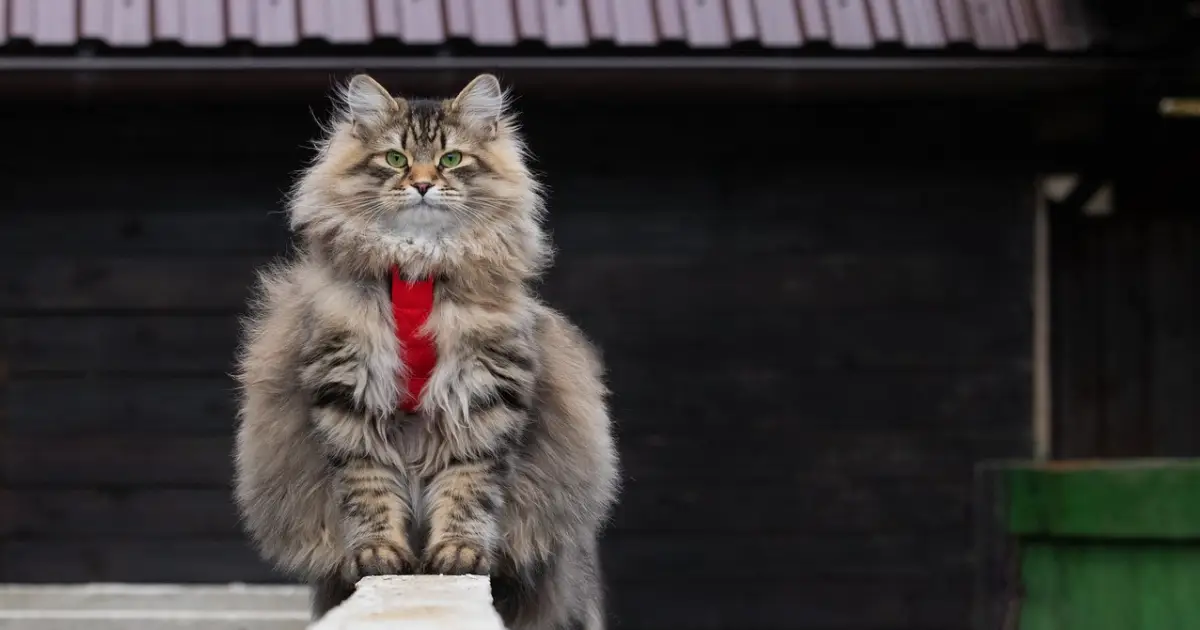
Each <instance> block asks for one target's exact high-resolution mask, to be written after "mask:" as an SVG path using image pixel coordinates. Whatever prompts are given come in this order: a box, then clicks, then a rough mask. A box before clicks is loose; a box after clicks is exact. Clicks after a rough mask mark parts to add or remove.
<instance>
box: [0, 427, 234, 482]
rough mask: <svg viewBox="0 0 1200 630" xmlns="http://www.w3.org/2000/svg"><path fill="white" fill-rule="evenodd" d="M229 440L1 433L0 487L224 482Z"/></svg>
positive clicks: (230, 449)
mask: <svg viewBox="0 0 1200 630" xmlns="http://www.w3.org/2000/svg"><path fill="white" fill-rule="evenodd" d="M232 455H233V443H232V441H231V438H230V437H229V436H228V435H225V436H220V437H184V438H159V439H155V438H145V437H143V438H136V437H133V438H131V437H114V436H87V437H20V436H12V435H0V485H9V486H14V487H15V486H21V485H30V484H48V485H60V486H72V487H89V486H93V485H114V486H118V485H127V486H153V485H178V484H209V485H224V484H228V483H230V481H231V480H232V479H233V469H232V464H231V461H230V458H231V457H232Z"/></svg>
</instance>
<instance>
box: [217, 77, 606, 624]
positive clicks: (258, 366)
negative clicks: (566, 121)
mask: <svg viewBox="0 0 1200 630" xmlns="http://www.w3.org/2000/svg"><path fill="white" fill-rule="evenodd" d="M339 102H340V103H341V105H342V107H341V108H340V110H339V111H338V113H337V115H336V116H335V117H334V118H333V120H332V121H331V122H330V124H329V126H328V128H327V129H326V130H325V134H324V136H323V138H322V140H321V141H320V142H319V144H318V151H317V154H316V158H315V159H314V161H313V163H312V164H311V165H309V166H308V168H307V169H306V170H305V171H304V172H303V174H302V175H301V177H299V178H298V181H297V183H296V185H295V187H294V189H293V191H292V194H291V199H290V219H291V226H292V228H293V230H294V232H295V233H296V234H297V236H298V241H299V243H300V245H301V246H300V247H299V248H298V250H297V252H296V253H295V254H294V255H292V256H291V257H289V258H288V259H286V260H284V261H282V262H280V263H278V264H276V265H274V266H273V267H272V268H270V269H267V270H265V271H264V272H263V273H262V274H261V283H260V287H259V292H258V294H257V297H256V299H255V300H254V301H253V302H252V304H251V310H250V314H249V316H248V317H247V319H246V321H245V331H244V339H243V345H242V349H241V353H240V356H239V370H238V379H239V384H240V403H239V404H240V408H239V419H238V430H237V440H236V452H235V456H236V472H237V476H236V483H235V496H236V499H237V503H238V506H239V510H240V512H241V515H242V517H243V521H244V524H245V527H246V529H247V531H248V533H249V534H250V536H251V538H252V539H253V540H254V541H255V542H256V544H257V545H258V547H259V549H260V550H261V553H262V554H263V556H264V557H266V558H268V559H269V560H271V561H272V562H274V563H275V564H276V565H277V566H278V567H280V568H281V569H282V570H284V571H286V572H288V573H290V574H292V575H295V576H299V577H301V578H303V579H306V580H309V581H310V582H311V583H313V584H314V586H315V589H314V592H315V600H314V615H317V616H319V615H320V614H323V612H324V611H325V610H327V609H328V608H329V607H331V606H333V605H335V604H336V603H337V602H339V601H340V600H341V599H343V598H344V597H345V596H346V595H347V594H348V593H350V592H351V591H352V590H353V583H354V582H355V581H356V580H357V578H358V577H360V576H364V575H376V574H392V573H422V572H433V573H446V574H463V573H476V574H490V575H491V576H492V581H493V590H494V599H495V602H496V606H497V608H498V609H499V611H500V612H501V614H502V616H503V617H504V619H505V621H506V623H507V624H508V625H509V627H510V628H513V629H523V628H530V629H533V628H538V629H542V628H544V629H564V630H565V629H568V628H569V629H572V630H576V629H589V630H599V629H601V628H603V625H604V622H603V600H602V596H601V589H600V574H599V566H598V564H597V557H596V541H597V537H598V535H599V533H600V531H601V529H602V526H603V524H604V522H605V521H606V519H607V517H608V514H609V511H610V509H611V505H612V503H613V502H614V500H615V497H616V494H617V489H618V461H617V456H616V451H615V446H614V440H613V437H612V431H611V427H610V420H609V416H608V411H607V402H606V395H607V392H606V390H605V386H604V383H603V373H602V366H601V362H600V360H599V357H598V355H597V353H596V352H595V351H594V349H593V347H592V346H591V344H590V343H589V342H588V340H587V339H586V338H585V337H584V336H583V334H581V332H580V331H579V330H578V329H577V328H576V327H575V326H573V325H572V324H571V323H570V322H568V321H567V320H566V319H565V318H564V317H563V316H562V315H560V314H558V313H557V312H555V311H554V310H552V309H550V308H549V307H547V306H545V305H544V304H542V303H541V302H539V301H538V299H537V298H536V297H535V296H534V295H533V293H532V292H531V290H530V288H529V284H530V282H531V281H532V280H534V279H536V278H537V276H538V274H539V273H540V272H541V271H542V269H543V268H544V266H545V264H546V263H547V261H548V259H549V253H550V250H549V245H548V243H547V241H546V238H545V236H544V234H543V232H542V229H541V218H542V201H541V196H540V194H539V193H540V191H539V186H538V184H537V183H536V181H535V180H534V178H533V177H532V176H531V175H530V173H529V170H528V168H527V167H526V152H525V147H524V145H523V143H522V139H521V137H520V135H519V132H518V129H517V126H516V123H515V121H514V119H513V117H512V115H511V114H510V113H509V112H508V111H507V105H506V98H505V94H504V92H503V90H502V89H501V87H500V84H499V82H498V81H497V80H496V79H495V78H494V77H492V76H490V75H481V76H480V77H477V78H476V79H475V80H474V81H472V82H471V83H470V84H469V85H467V86H466V87H465V88H464V89H463V90H462V92H460V93H459V95H458V96H457V97H456V98H454V99H446V100H420V99H404V98H397V97H393V96H392V95H390V94H389V93H388V92H387V91H386V90H385V89H384V88H383V87H381V86H380V85H379V84H378V83H376V82H375V81H374V80H372V79H371V78H369V77H367V76H365V75H360V76H357V77H355V78H354V79H352V80H351V81H350V82H349V83H348V84H347V86H346V87H345V88H344V89H343V91H342V93H341V94H340V99H339ZM450 152H457V153H458V156H457V157H456V158H454V159H451V158H447V157H445V156H446V155H447V153H450ZM397 154H399V155H397ZM401 156H402V157H401ZM393 265H398V266H399V269H400V270H401V272H402V273H403V274H405V275H408V276H410V277H412V278H414V279H415V278H418V277H428V276H432V277H434V278H435V281H436V285H435V286H436V291H435V296H434V308H433V312H432V314H431V315H430V318H429V321H428V322H427V323H426V327H425V332H426V333H427V334H429V335H431V336H432V338H433V340H434V342H435V346H436V348H437V352H438V363H437V367H436V368H435V370H434V372H433V374H432V375H431V377H430V380H429V382H428V383H427V385H426V387H425V390H424V394H423V396H422V398H421V403H420V406H419V407H418V410H417V412H416V413H412V414H409V413H405V412H403V411H401V410H400V409H399V407H398V403H399V395H400V388H399V387H398V385H399V383H400V382H401V380H402V379H403V377H404V366H403V365H401V364H400V352H399V350H400V349H399V348H398V347H397V343H398V342H397V340H396V338H395V334H394V328H393V327H394V320H393V317H392V313H391V310H390V298H389V294H388V283H387V281H388V274H389V272H390V270H391V269H392V267H393Z"/></svg>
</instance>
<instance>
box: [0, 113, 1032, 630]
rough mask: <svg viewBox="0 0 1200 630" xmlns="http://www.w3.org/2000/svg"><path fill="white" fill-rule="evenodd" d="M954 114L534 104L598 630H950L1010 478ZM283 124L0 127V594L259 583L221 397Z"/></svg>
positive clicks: (959, 622) (978, 166)
mask: <svg viewBox="0 0 1200 630" xmlns="http://www.w3.org/2000/svg"><path fill="white" fill-rule="evenodd" d="M539 107H540V109H539ZM975 107H978V105H974V104H971V105H967V106H963V107H957V106H945V107H938V108H923V107H920V106H917V105H911V106H905V107H900V106H880V107H878V108H875V109H872V108H865V107H860V108H858V109H857V110H856V109H854V108H849V109H846V108H845V107H843V108H830V109H819V110H818V109H798V108H784V107H770V106H766V105H749V104H742V105H739V106H737V107H732V108H731V107H730V106H728V105H726V106H721V107H706V106H704V105H703V104H699V103H646V104H640V105H625V106H620V107H616V106H607V105H603V104H601V105H591V106H589V105H580V104H571V103H558V104H543V105H541V106H539V105H538V104H536V103H533V104H528V106H527V109H529V110H530V111H531V112H532V113H531V114H530V116H529V117H528V118H527V120H528V123H527V124H528V127H529V129H530V134H531V137H532V141H533V147H534V148H535V150H536V151H537V152H538V153H539V154H540V155H541V156H542V158H543V159H542V161H541V162H540V163H539V164H538V167H539V168H540V169H542V170H543V171H545V172H546V173H547V178H548V181H549V182H550V184H551V188H552V208H553V217H554V218H553V220H552V223H551V227H552V229H553V233H554V237H555V240H556V243H557V245H558V246H559V248H560V250H561V254H560V255H559V258H558V262H557V265H556V266H555V267H554V269H553V270H552V271H551V273H550V274H549V276H548V278H547V280H546V282H545V284H544V286H543V287H542V288H541V289H542V292H543V294H544V295H545V296H546V297H547V299H549V300H550V301H551V302H552V303H553V304H555V305H556V306H558V307H560V308H562V309H563V310H565V311H566V312H567V313H568V314H570V315H571V316H572V317H573V318H574V319H575V320H576V321H578V322H579V323H580V324H581V325H582V326H583V327H584V328H585V329H586V330H587V331H588V332H589V333H590V335H591V336H592V337H593V338H594V339H595V340H596V341H597V342H598V343H599V344H600V345H601V346H602V347H603V350H604V352H605V355H606V357H607V360H608V367H609V371H610V374H611V386H612V389H613V390H614V392H615V396H614V401H613V408H614V412H615V415H616V418H617V421H618V423H619V425H618V426H619V440H620V448H621V453H622V457H623V460H624V466H625V471H626V484H625V485H626V491H625V493H624V495H623V498H622V501H621V504H620V507H619V508H618V509H617V511H616V514H615V519H614V523H613V526H612V528H611V529H610V531H609V532H608V534H607V536H606V539H605V541H604V554H603V555H604V561H605V569H606V579H607V584H608V587H609V590H610V596H609V597H610V602H611V608H612V617H613V620H614V623H615V627H617V628H629V629H647V630H649V629H655V628H672V629H679V630H701V629H708V628H732V627H737V628H744V629H746V630H754V629H763V630H766V629H784V628H807V629H822V628H842V629H862V630H867V629H873V630H881V629H895V630H901V629H904V630H909V629H911V630H918V629H919V630H938V629H944V630H955V629H959V628H963V627H965V626H966V624H967V619H968V607H969V596H970V591H969V589H970V586H969V585H970V581H971V580H970V576H971V557H970V551H969V549H970V527H969V525H970V524H969V520H970V500H971V483H972V482H971V479H972V466H973V465H974V463H975V462H976V461H978V460H979V459H981V458H986V457H1007V456H1022V455H1027V454H1028V453H1029V451H1030V447H1029V443H1028V442H1029V424H1030V421H1029V408H1030V393H1029V378H1030V377H1029V372H1030V364H1029V362H1030V348H1031V341H1030V334H1031V333H1030V321H1031V313H1030V274H1031V269H1030V265H1031V251H1030V242H1031V233H1032V222H1031V220H1032V208H1033V206H1032V192H1033V180H1032V173H1031V172H1028V169H1027V167H1026V166H1022V163H1021V158H1022V156H1021V154H1020V153H1019V152H1016V151H1014V152H1011V153H1007V154H1006V153H1004V152H1003V151H1000V152H997V150H996V147H997V146H1001V147H1003V146H1005V144H1004V143H1005V142H1006V140H1005V139H1006V138H1007V139H1009V140H1010V141H1011V138H1013V137H1019V135H1014V133H1013V130H1012V129H1006V128H1004V127H1003V126H1002V125H998V124H997V123H996V120H997V118H992V119H990V120H988V121H987V124H986V125H979V126H976V125H973V124H971V123H970V122H969V121H970V120H971V119H970V116H969V114H968V113H967V112H968V111H969V110H970V109H972V108H975ZM307 116H308V113H307V111H306V110H305V108H304V104H294V103H293V104H288V105H280V106H278V108H277V109H271V108H263V109H255V110H232V109H228V108H226V109H225V110H224V111H217V110H214V109H211V108H204V107H190V108H189V107H185V106H182V105H179V106H173V107H168V106H162V107H159V108H158V109H151V108H146V107H138V106H136V105H129V106H106V107H105V108H95V107H92V108H85V107H79V108H72V107H69V106H62V105H56V106H47V107H45V108H41V109H38V110H36V111H35V110H21V111H16V112H7V113H6V114H5V118H4V119H5V120H10V121H12V120H21V121H23V122H22V123H21V124H20V125H17V126H15V128H14V129H12V130H11V131H10V132H7V133H8V134H9V135H8V136H7V137H6V145H7V147H8V148H7V149H6V150H5V151H4V152H3V153H2V154H0V161H2V162H3V171H2V174H0V178H2V179H0V191H3V192H0V194H2V195H3V196H4V199H3V203H2V204H0V258H2V259H3V262H4V264H3V266H2V267H0V332H2V334H3V336H2V337H0V340H2V342H3V348H2V354H0V361H2V363H0V366H2V367H3V371H2V372H0V378H2V379H3V380H2V382H0V402H2V406H0V514H2V515H3V517H2V518H0V581H39V582H44V581H83V580H121V581H164V580H169V581H183V582H204V581H226V580H243V581H269V580H275V579H278V578H277V576H275V575H274V574H272V573H271V572H270V571H269V570H268V569H267V568H266V567H264V566H263V565H262V564H261V563H259V562H258V561H257V560H256V559H255V556H254V555H253V553H252V551H251V550H250V549H248V547H247V546H246V545H245V544H244V542H243V540H242V538H241V534H240V532H239V529H238V526H237V523H236V520H235V516H234V512H233V509H232V508H231V505H230V502H229V488H228V484H229V478H230V463H229V453H230V434H231V431H232V428H233V419H232V418H233V410H232V399H231V397H232V383H231V380H230V379H229V378H228V376H227V374H228V372H229V370H230V367H231V359H232V353H233V349H234V343H235V335H236V317H237V315H238V313H240V312H241V311H242V309H243V300H244V298H245V296H246V288H247V285H248V284H249V282H250V280H251V276H252V270H253V268H254V267H255V266H256V265H259V264H261V263H262V262H264V261H265V260H267V259H268V258H269V257H270V256H272V255H275V254H278V253H280V252H282V251H283V250H284V248H285V247H286V246H287V237H286V234H285V233H284V229H283V225H284V221H283V216H282V215H281V214H279V212H278V211H279V207H280V206H279V200H280V197H281V194H282V190H283V189H284V187H286V185H287V183H288V177H289V171H291V170H293V169H295V168H298V167H299V166H300V164H301V162H300V160H301V159H302V158H303V157H304V156H305V154H304V153H303V151H302V150H301V148H300V145H301V144H302V143H303V142H304V141H305V139H306V138H307V136H308V134H310V133H311V132H312V130H313V128H314V126H313V124H312V123H311V120H310V119H309V118H307Z"/></svg>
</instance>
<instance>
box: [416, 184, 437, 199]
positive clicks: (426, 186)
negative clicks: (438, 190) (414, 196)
mask: <svg viewBox="0 0 1200 630" xmlns="http://www.w3.org/2000/svg"><path fill="white" fill-rule="evenodd" d="M412 187H413V188H416V189H417V192H419V193H421V196H422V197H424V196H425V192H426V191H428V190H429V189H430V188H433V182H413V183H412Z"/></svg>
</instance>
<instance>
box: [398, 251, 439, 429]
mask: <svg viewBox="0 0 1200 630" xmlns="http://www.w3.org/2000/svg"><path fill="white" fill-rule="evenodd" d="M432 312H433V279H432V278H428V279H425V280H418V281H416V282H408V281H406V280H404V278H402V277H400V270H399V269H398V268H395V267H394V268H392V315H393V316H395V318H396V340H397V341H398V342H399V343H400V361H401V362H402V363H403V364H404V366H405V368H406V371H407V373H408V383H407V385H406V386H405V387H402V388H401V391H400V407H401V408H402V409H404V410H405V411H407V412H409V413H413V412H415V411H416V410H417V403H419V402H420V399H421V390H422V388H424V387H425V383H427V382H428V381H429V376H430V374H432V373H433V367H434V366H435V365H436V364H437V348H436V347H435V346H434V345H433V339H430V338H429V337H428V336H426V335H423V334H421V333H420V329H421V326H422V325H423V324H424V323H425V320H427V319H429V315H430V313H432Z"/></svg>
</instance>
